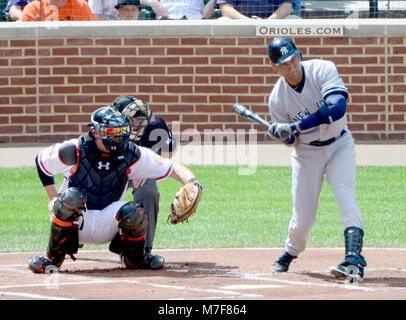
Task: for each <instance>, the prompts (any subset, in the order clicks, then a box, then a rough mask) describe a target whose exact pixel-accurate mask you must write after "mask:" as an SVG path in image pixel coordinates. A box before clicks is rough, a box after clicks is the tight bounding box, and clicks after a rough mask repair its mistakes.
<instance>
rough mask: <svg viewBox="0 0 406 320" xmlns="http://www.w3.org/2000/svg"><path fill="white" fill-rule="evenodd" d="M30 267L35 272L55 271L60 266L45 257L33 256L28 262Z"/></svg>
mask: <svg viewBox="0 0 406 320" xmlns="http://www.w3.org/2000/svg"><path fill="white" fill-rule="evenodd" d="M28 266H29V268H30V269H31V270H32V271H33V272H35V273H55V272H58V271H59V268H58V267H57V266H56V265H54V264H52V262H51V261H50V260H48V259H47V258H45V257H38V256H37V257H32V258H31V259H30V261H29V262H28Z"/></svg>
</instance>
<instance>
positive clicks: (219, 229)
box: [0, 166, 406, 252]
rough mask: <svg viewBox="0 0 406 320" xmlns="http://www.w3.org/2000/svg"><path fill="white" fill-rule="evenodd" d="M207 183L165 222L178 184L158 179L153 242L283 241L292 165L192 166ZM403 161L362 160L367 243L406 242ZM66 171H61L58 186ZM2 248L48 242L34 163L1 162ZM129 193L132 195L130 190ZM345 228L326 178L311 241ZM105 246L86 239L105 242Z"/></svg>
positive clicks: (329, 242) (326, 241)
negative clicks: (175, 219)
mask: <svg viewBox="0 0 406 320" xmlns="http://www.w3.org/2000/svg"><path fill="white" fill-rule="evenodd" d="M190 168H191V169H192V170H193V172H195V174H196V176H197V177H198V178H199V180H200V181H201V183H202V184H203V186H204V189H203V196H202V201H201V203H200V205H199V208H198V210H197V213H196V214H195V215H194V216H193V217H192V218H191V219H190V220H189V222H186V223H181V224H178V225H171V224H169V223H167V217H168V214H169V205H170V203H171V201H172V199H173V196H174V194H175V193H176V192H177V191H178V189H179V187H180V184H179V183H178V182H177V181H175V180H174V179H167V180H165V181H162V182H159V184H158V186H159V190H160V193H161V200H160V208H161V210H160V214H159V222H158V227H157V231H156V237H155V244H154V246H155V248H201V247H274V246H278V247H281V246H283V245H284V242H285V238H286V235H287V230H288V224H289V220H290V218H291V208H292V204H291V193H290V187H291V182H290V175H291V171H290V168H289V167H258V168H257V171H256V173H255V174H254V175H251V176H242V175H239V174H238V167H227V166H207V167H203V166H191V167H190ZM405 177H406V167H373V166H367V167H358V168H357V201H358V205H359V206H360V209H361V211H362V213H363V220H364V230H365V239H364V245H365V246H381V247H402V246H405V245H406V201H404V196H405V190H406V179H405ZM61 181H62V176H56V182H57V184H58V185H59V184H60V183H61ZM0 186H1V187H0V188H1V189H0V251H1V252H9V251H37V250H39V251H42V250H45V249H46V245H47V242H48V237H49V228H50V220H49V213H48V210H47V204H48V200H47V197H46V194H45V191H44V190H43V188H42V186H41V183H40V181H39V178H38V176H37V173H36V169H35V168H33V167H25V168H18V169H14V168H13V169H9V168H1V169H0ZM127 199H128V200H130V199H131V195H130V192H128V194H127ZM343 245H344V242H343V230H342V226H341V219H340V215H339V212H338V209H337V206H336V202H335V199H334V197H333V194H332V192H331V189H330V187H329V185H328V184H327V183H324V185H323V189H322V193H321V196H320V204H319V213H318V217H317V221H316V224H315V225H314V227H313V228H312V230H311V232H310V234H309V239H308V246H313V247H321V246H340V247H341V246H343ZM107 247H108V246H107V245H103V246H96V245H91V246H85V249H106V248H107Z"/></svg>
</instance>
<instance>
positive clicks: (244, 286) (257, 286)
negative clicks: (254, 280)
mask: <svg viewBox="0 0 406 320" xmlns="http://www.w3.org/2000/svg"><path fill="white" fill-rule="evenodd" d="M281 287H283V286H278V285H273V284H234V285H231V286H224V287H220V288H219V289H224V290H244V289H267V288H281Z"/></svg>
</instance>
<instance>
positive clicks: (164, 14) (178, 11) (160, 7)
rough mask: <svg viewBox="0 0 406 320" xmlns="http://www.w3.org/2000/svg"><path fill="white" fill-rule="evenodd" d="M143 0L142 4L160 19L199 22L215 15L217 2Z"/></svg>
mask: <svg viewBox="0 0 406 320" xmlns="http://www.w3.org/2000/svg"><path fill="white" fill-rule="evenodd" d="M204 3H205V1H204V0H159V1H158V0H141V4H143V5H146V6H149V7H151V8H152V10H154V12H155V15H156V16H157V18H158V19H168V20H181V19H187V20H198V19H210V18H211V17H212V16H213V15H214V4H215V0H209V1H208V2H207V3H206V4H204Z"/></svg>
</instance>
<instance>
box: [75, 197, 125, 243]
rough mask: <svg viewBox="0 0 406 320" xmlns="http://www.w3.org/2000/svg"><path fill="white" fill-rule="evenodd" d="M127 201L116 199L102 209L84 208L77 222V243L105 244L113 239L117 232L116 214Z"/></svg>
mask: <svg viewBox="0 0 406 320" xmlns="http://www.w3.org/2000/svg"><path fill="white" fill-rule="evenodd" d="M126 203H127V201H116V202H113V203H112V204H110V205H109V206H107V207H106V208H104V209H103V210H86V211H84V212H83V213H82V214H83V217H82V218H81V219H80V220H79V221H78V222H77V224H78V225H79V243H80V244H85V243H92V244H105V243H109V242H110V241H111V240H113V238H114V236H115V235H116V233H117V232H118V221H117V220H116V215H117V212H118V210H119V209H120V208H121V207H122V206H123V205H124V204H126Z"/></svg>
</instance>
